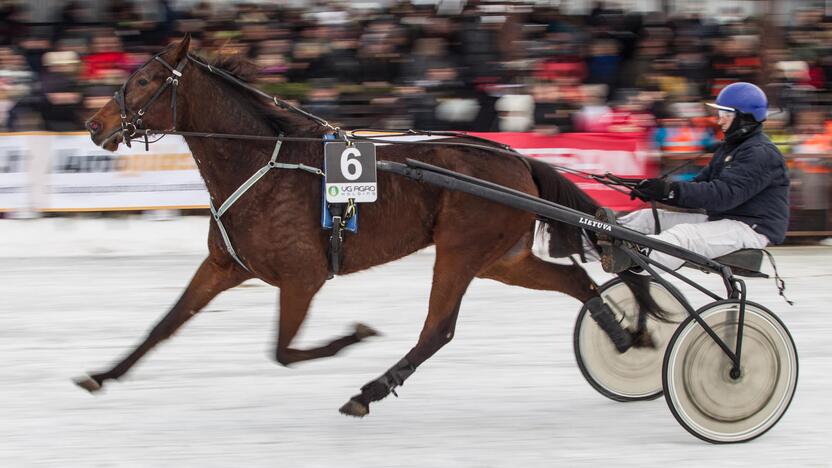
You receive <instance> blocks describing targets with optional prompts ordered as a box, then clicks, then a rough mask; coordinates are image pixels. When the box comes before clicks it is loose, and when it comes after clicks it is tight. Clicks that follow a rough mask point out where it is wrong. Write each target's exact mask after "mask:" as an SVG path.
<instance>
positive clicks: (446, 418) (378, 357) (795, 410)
mask: <svg viewBox="0 0 832 468" xmlns="http://www.w3.org/2000/svg"><path fill="white" fill-rule="evenodd" d="M207 224H208V219H207V218H196V217H193V218H184V219H176V220H173V221H163V222H158V221H157V222H152V221H147V220H142V219H131V220H123V219H122V220H90V219H86V220H81V219H46V220H27V221H9V220H2V221H0V238H2V239H3V242H1V243H0V263H1V264H2V266H3V268H2V269H0V357H2V359H1V360H0V466H2V467H17V466H56V467H75V466H78V467H92V466H195V467H196V466H198V467H205V466H217V467H225V466H269V467H275V466H279V467H306V466H310V467H353V466H377V467H387V466H408V467H435V466H447V467H527V466H535V467H538V466H539V467H552V466H570V467H571V466H640V467H641V466H669V465H672V466H703V467H724V466H771V467H785V466H832V448H830V447H832V443H830V440H832V403H830V399H829V395H830V388H832V345H830V341H832V320H830V299H832V291H830V289H831V288H830V284H832V283H830V280H832V247H823V246H821V247H785V248H777V249H773V252H774V254H775V256H776V259H777V261H778V266H779V267H780V270H781V274H782V275H783V276H784V277H785V278H786V281H787V284H788V290H787V293H788V295H789V297H790V298H791V299H793V300H794V301H795V302H796V305H795V306H794V307H789V306H788V305H786V304H785V303H784V302H783V301H782V299H780V298H779V297H778V295H777V291H776V289H775V288H774V285H773V281H771V280H749V289H750V297H751V298H752V299H753V300H754V301H757V302H760V303H762V304H763V305H765V306H767V307H769V308H770V309H772V310H774V311H775V312H776V313H777V314H778V315H779V316H780V317H781V318H782V319H783V321H784V322H785V323H786V325H787V326H788V327H789V328H790V330H791V333H792V335H793V336H794V339H795V342H796V343H797V349H798V353H799V357H800V378H799V383H798V390H797V394H796V396H795V399H794V401H793V403H792V405H791V407H790V409H789V411H788V412H787V413H786V415H785V416H784V418H783V419H782V420H781V421H780V423H779V424H778V425H777V426H775V427H774V429H772V430H771V431H770V432H768V433H767V434H765V435H764V436H762V437H761V438H759V439H757V440H755V441H753V442H751V443H747V444H739V445H730V446H714V445H710V444H706V443H704V442H701V441H699V440H698V439H696V438H694V437H692V436H691V435H689V434H688V433H687V432H686V431H685V430H684V429H683V428H682V427H681V426H679V425H678V423H676V421H675V420H674V419H673V416H672V415H671V414H670V411H669V410H668V408H667V405H666V404H665V403H664V400H663V399H659V400H655V401H652V402H642V403H631V404H622V403H616V402H613V401H610V400H607V399H606V398H604V397H602V396H600V395H599V394H597V393H596V392H595V391H594V390H593V389H592V388H591V387H590V386H589V385H588V384H587V383H586V382H585V381H584V380H583V378H582V376H581V374H580V372H579V371H578V369H577V366H576V365H575V363H574V357H573V354H572V326H573V321H574V319H575V316H576V313H577V310H578V307H579V304H578V303H577V301H575V300H573V299H571V298H568V297H565V296H562V295H559V294H554V293H544V292H536V291H530V290H524V289H520V288H512V287H508V286H504V285H502V284H499V283H495V282H491V281H476V282H475V283H474V284H473V285H472V287H471V288H470V290H469V292H468V294H467V295H466V298H465V300H464V302H463V307H462V311H461V315H460V319H459V324H458V328H457V334H456V337H455V339H454V341H453V342H452V343H450V344H449V345H448V346H446V347H445V348H444V349H443V350H441V351H440V352H439V353H438V354H437V355H436V356H434V357H433V359H431V360H430V361H428V362H427V363H426V364H425V365H424V366H422V367H421V368H420V369H419V370H418V371H417V372H416V374H414V375H413V376H412V377H411V378H410V379H409V380H408V381H407V383H406V384H405V386H404V387H403V388H401V389H400V390H401V391H400V392H399V395H400V398H395V397H392V396H391V397H389V398H388V399H386V400H384V401H382V402H379V403H376V404H374V405H373V406H372V407H371V414H370V415H369V416H368V417H367V418H364V419H360V420H359V419H353V418H348V417H345V416H342V415H341V414H339V413H338V411H337V409H338V407H339V406H340V405H341V404H343V403H344V402H345V401H346V400H347V399H348V398H349V396H350V395H353V394H354V393H356V392H357V390H358V388H359V387H360V386H361V385H363V384H364V383H366V382H367V381H368V380H370V379H372V378H374V377H376V376H377V375H379V374H380V373H381V372H383V371H384V370H386V369H387V368H388V367H389V366H390V365H392V364H394V363H395V362H396V361H397V360H398V359H399V358H401V357H402V356H403V355H404V354H405V353H406V352H407V350H408V349H409V348H410V347H411V346H412V345H413V344H414V343H415V341H416V337H417V335H418V333H419V330H420V328H421V324H422V321H423V320H424V317H425V308H426V303H427V295H428V290H429V285H430V275H431V269H432V261H433V254H432V253H431V252H430V251H425V252H420V253H418V254H416V255H413V256H411V257H409V258H406V259H404V260H402V261H399V262H395V263H392V264H389V265H385V266H382V267H378V268H375V269H373V270H371V271H368V272H364V273H360V274H356V275H352V276H346V277H340V278H337V279H335V280H333V281H331V282H330V283H329V284H327V285H326V286H325V287H324V289H323V290H322V292H321V293H320V294H319V295H318V296H317V298H316V300H315V303H314V304H313V306H312V311H311V314H310V317H309V319H308V321H307V323H306V325H305V326H304V329H303V330H302V336H301V337H300V338H301V339H300V344H301V345H302V344H307V345H308V344H313V343H318V342H321V341H325V340H327V339H328V338H330V337H333V336H335V335H340V334H342V333H344V332H346V331H347V330H348V328H349V327H350V326H351V324H352V323H354V322H356V321H361V322H365V323H368V324H370V325H372V326H374V327H376V328H378V329H379V330H380V331H382V332H383V333H384V336H382V337H378V338H376V339H373V340H371V341H368V342H366V343H362V344H359V345H356V346H355V347H353V348H349V349H348V350H346V351H345V352H344V353H343V354H341V355H339V356H337V357H335V358H332V359H328V360H322V361H316V362H309V363H303V364H299V365H297V366H295V367H293V368H284V367H281V366H279V365H277V364H276V363H275V362H273V361H272V360H271V358H270V356H271V355H272V348H273V344H274V330H275V320H276V313H275V310H276V297H277V291H276V290H275V289H274V288H271V287H268V286H266V285H264V284H263V283H261V282H258V281H251V282H248V283H246V284H244V285H243V286H241V287H239V288H237V289H234V290H232V291H229V292H226V293H225V294H223V295H221V296H220V297H219V298H218V299H217V300H215V301H214V302H213V303H212V304H211V305H209V306H208V307H207V308H206V310H205V312H204V313H203V314H202V315H200V316H198V317H196V318H195V319H194V320H193V321H192V322H191V323H189V324H188V325H187V326H186V327H185V329H183V330H182V331H181V332H180V333H179V334H178V335H176V336H175V337H174V338H173V339H172V340H171V341H170V342H168V343H166V344H164V345H162V346H160V347H159V348H158V349H157V350H156V352H154V353H151V354H150V355H149V356H147V358H146V359H145V360H144V361H143V362H142V363H141V364H140V365H138V366H137V367H136V368H135V369H134V371H133V372H132V373H130V374H128V376H127V377H126V378H124V379H123V380H122V381H121V382H117V383H111V384H110V385H109V386H108V387H107V388H106V389H105V391H104V392H103V394H101V395H99V396H90V395H89V394H87V393H86V392H84V391H82V390H80V389H78V388H76V387H75V386H73V385H72V384H71V382H70V378H71V377H73V376H77V375H79V374H82V373H84V372H86V371H96V370H101V369H104V368H106V366H108V365H109V364H111V363H112V362H113V361H114V360H115V359H116V358H118V357H120V356H121V355H122V354H123V353H124V352H126V351H127V350H129V349H130V348H131V347H132V346H133V345H134V344H135V343H136V342H137V341H138V340H140V339H141V338H142V337H143V335H144V334H145V333H146V331H147V330H148V329H149V328H150V327H151V326H152V324H153V323H155V321H156V320H157V319H158V318H159V317H160V316H161V315H162V314H163V313H164V312H165V311H166V309H167V307H169V306H170V305H171V304H172V303H173V302H174V301H175V300H176V298H177V297H178V295H179V293H180V292H181V291H182V288H183V287H184V285H185V284H186V282H187V281H188V279H189V278H190V276H191V274H192V273H193V271H194V270H195V268H196V266H197V265H198V264H199V262H200V261H201V259H202V255H203V252H204V250H205V247H204V244H205V233H206V230H207V229H206V228H207ZM590 271H591V273H592V274H593V276H594V277H596V279H597V280H599V281H603V280H604V279H605V274H604V273H603V272H602V271H600V269H599V268H597V267H596V266H595V265H592V266H591V267H590ZM691 274H692V276H694V277H695V278H697V279H699V280H701V282H702V283H703V284H707V285H710V286H711V287H713V288H714V289H717V290H718V288H719V282H720V281H719V279H718V278H715V277H713V276H712V275H711V276H708V275H704V274H699V273H693V272H691ZM683 289H684V290H685V291H686V292H687V291H688V289H687V288H683ZM697 299H699V300H695V301H692V302H694V303H698V304H701V303H702V302H703V301H702V300H701V298H697Z"/></svg>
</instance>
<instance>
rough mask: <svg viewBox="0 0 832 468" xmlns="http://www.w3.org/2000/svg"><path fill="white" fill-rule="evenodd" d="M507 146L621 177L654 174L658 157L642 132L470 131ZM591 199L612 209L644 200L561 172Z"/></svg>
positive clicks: (635, 205)
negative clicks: (548, 132) (553, 133)
mask: <svg viewBox="0 0 832 468" xmlns="http://www.w3.org/2000/svg"><path fill="white" fill-rule="evenodd" d="M472 135H475V136H479V137H483V138H488V139H489V140H493V141H497V142H499V143H503V144H506V145H509V146H511V147H512V148H514V149H515V150H517V151H518V152H520V153H522V154H525V155H527V156H530V157H533V158H537V159H540V160H543V161H546V162H548V163H550V164H555V165H557V166H564V167H567V168H570V169H576V170H579V171H584V172H590V173H593V174H604V173H606V172H611V173H613V174H615V175H617V176H621V177H638V178H646V177H655V176H656V175H657V174H658V158H656V157H655V156H654V155H653V154H652V153H651V152H650V151H649V150H648V148H649V147H648V144H647V141H646V140H645V138H644V136H643V135H634V134H627V133H565V134H561V135H541V134H537V133H472ZM564 175H566V177H567V178H568V179H569V180H571V181H573V182H575V184H577V185H578V187H580V188H581V189H582V190H583V191H585V192H586V193H588V194H589V195H590V196H591V197H592V198H593V199H595V201H597V202H598V203H599V204H601V205H603V206H608V207H610V208H613V209H614V210H617V211H621V210H633V209H636V208H641V207H643V206H644V203H641V202H639V201H638V200H636V201H631V200H630V198H629V196H627V195H626V194H623V193H620V192H617V191H615V190H614V189H612V188H610V187H607V186H605V185H603V184H599V183H597V182H595V181H592V180H589V179H585V178H582V177H579V176H576V175H572V174H564Z"/></svg>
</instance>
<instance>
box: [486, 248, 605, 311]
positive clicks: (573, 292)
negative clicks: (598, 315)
mask: <svg viewBox="0 0 832 468" xmlns="http://www.w3.org/2000/svg"><path fill="white" fill-rule="evenodd" d="M477 276H478V277H480V278H488V279H492V280H495V281H499V282H501V283H505V284H508V285H511V286H520V287H523V288H528V289H537V290H543V291H558V292H562V293H564V294H567V295H569V296H572V297H574V298H575V299H578V300H579V301H581V302H586V301H588V300H589V299H591V298H593V297H596V296H598V286H597V285H596V284H595V282H594V281H592V278H590V277H589V275H588V274H587V273H586V270H584V269H583V268H581V267H580V266H579V265H576V264H574V263H573V264H569V265H561V264H557V263H550V262H544V261H543V260H541V259H539V258H537V257H535V256H534V254H532V252H531V238H530V235H527V236H524V238H523V239H521V240H520V241H519V242H518V243H517V245H515V246H514V248H512V249H511V250H510V251H509V252H507V253H506V254H505V255H503V256H502V257H501V258H500V259H499V260H498V261H496V262H494V263H492V264H491V265H488V266H487V267H486V268H485V269H484V270H483V271H481V272H479V273H478V274H477Z"/></svg>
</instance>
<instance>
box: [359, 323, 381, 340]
mask: <svg viewBox="0 0 832 468" xmlns="http://www.w3.org/2000/svg"><path fill="white" fill-rule="evenodd" d="M371 336H381V333H379V332H378V331H377V330H375V329H374V328H371V327H369V326H367V325H364V324H363V323H356V324H355V337H356V338H358V340H359V341H361V340H363V339H366V338H369V337H371Z"/></svg>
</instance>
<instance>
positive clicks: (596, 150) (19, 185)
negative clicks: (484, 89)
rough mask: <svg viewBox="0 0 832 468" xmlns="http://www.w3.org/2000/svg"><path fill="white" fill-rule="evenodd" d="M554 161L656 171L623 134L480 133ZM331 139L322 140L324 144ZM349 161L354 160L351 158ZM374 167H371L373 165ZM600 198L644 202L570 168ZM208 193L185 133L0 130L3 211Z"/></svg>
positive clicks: (193, 204)
mask: <svg viewBox="0 0 832 468" xmlns="http://www.w3.org/2000/svg"><path fill="white" fill-rule="evenodd" d="M474 135H476V136H481V137H484V138H488V139H490V140H494V141H497V142H500V143H504V144H507V145H510V146H512V147H513V148H515V149H516V150H517V151H519V152H520V153H522V154H525V155H528V156H530V157H534V158H539V159H541V160H544V161H546V162H549V163H551V164H555V165H559V166H564V167H568V168H571V169H577V170H581V171H586V172H592V173H598V174H602V173H604V172H607V171H609V172H613V173H615V174H617V175H620V176H625V177H649V176H650V175H651V174H653V173H654V172H655V171H654V170H653V169H652V164H653V160H652V159H651V157H650V155H649V153H648V152H646V151H644V150H643V142H642V141H641V140H640V139H638V138H635V137H631V136H628V135H624V134H564V135H554V136H548V135H540V134H535V133H480V134H474ZM323 150H324V147H323V144H322V145H321V152H322V153H323ZM347 162H349V160H348V161H347ZM368 173H369V172H368ZM567 177H568V178H569V179H570V180H572V181H574V182H575V183H576V184H577V185H578V186H579V187H580V188H581V189H583V190H585V191H587V192H588V193H589V195H590V196H592V197H593V198H594V199H595V200H596V201H598V202H599V203H601V204H603V205H605V206H610V207H612V208H614V209H617V210H623V209H628V208H635V207H637V206H640V204H639V203H637V202H632V201H631V200H630V199H629V198H628V197H627V196H626V195H625V194H621V193H619V192H616V191H614V190H612V189H610V188H609V187H606V186H604V185H601V184H598V183H595V182H593V181H590V180H587V179H583V178H580V177H576V176H573V175H567ZM207 207H208V194H207V191H206V190H205V186H204V183H203V181H202V179H201V177H200V175H199V172H198V171H197V169H196V165H195V163H194V160H193V157H192V156H191V154H190V152H189V150H188V147H187V145H186V144H185V141H184V140H183V139H182V138H181V137H178V136H174V135H170V136H166V137H165V138H163V139H162V140H161V141H159V142H157V143H154V144H152V145H150V151H149V152H147V151H145V147H144V145H142V144H140V143H139V142H136V144H134V145H133V147H132V148H127V147H125V146H124V145H122V146H121V147H120V148H119V150H118V151H117V152H115V153H110V152H108V151H105V150H103V149H101V148H99V147H97V146H95V145H94V144H93V143H92V142H91V141H90V138H89V136H88V135H87V134H85V133H20V134H5V135H0V211H19V212H36V211H42V212H63V211H112V210H154V209H188V208H207Z"/></svg>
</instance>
